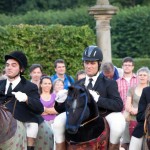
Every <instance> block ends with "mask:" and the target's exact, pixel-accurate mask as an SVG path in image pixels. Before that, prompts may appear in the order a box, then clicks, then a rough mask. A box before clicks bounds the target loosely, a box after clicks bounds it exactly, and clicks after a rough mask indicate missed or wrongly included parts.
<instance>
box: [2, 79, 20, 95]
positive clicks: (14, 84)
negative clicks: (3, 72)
mask: <svg viewBox="0 0 150 150" xmlns="http://www.w3.org/2000/svg"><path fill="white" fill-rule="evenodd" d="M20 81H21V78H20V76H19V77H18V78H16V79H15V80H14V81H12V82H11V83H12V90H13V89H14V88H15V87H16V86H17V85H18V83H19V82H20ZM9 84H10V81H9V80H8V79H7V81H6V90H5V94H6V93H7V90H8V87H9Z"/></svg>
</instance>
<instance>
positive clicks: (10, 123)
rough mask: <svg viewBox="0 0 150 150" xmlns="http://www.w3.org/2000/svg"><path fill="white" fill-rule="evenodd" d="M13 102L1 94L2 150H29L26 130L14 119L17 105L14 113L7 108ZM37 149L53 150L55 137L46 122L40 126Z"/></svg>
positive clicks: (0, 149) (36, 143)
mask: <svg viewBox="0 0 150 150" xmlns="http://www.w3.org/2000/svg"><path fill="white" fill-rule="evenodd" d="M4 100H5V101H4ZM11 100H12V97H7V96H5V95H3V94H1V93H0V150H27V137H26V128H25V126H24V124H23V123H22V122H20V121H18V120H16V119H15V118H14V117H13V113H14V111H15V105H14V109H13V112H12V113H11V112H10V111H9V110H8V109H7V108H6V107H5V105H6V103H9V101H11ZM15 104H16V103H15ZM37 149H38V150H39V149H43V150H50V149H53V135H52V132H51V130H50V128H49V125H48V124H47V123H45V122H43V123H41V124H40V125H39V131H38V135H37V138H36V142H35V150H37Z"/></svg>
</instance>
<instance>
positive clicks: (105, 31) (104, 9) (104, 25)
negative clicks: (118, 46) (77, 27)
mask: <svg viewBox="0 0 150 150" xmlns="http://www.w3.org/2000/svg"><path fill="white" fill-rule="evenodd" d="M116 11H117V8H116V7H114V6H112V5H110V4H109V1H108V0H97V4H96V5H95V6H93V7H91V8H90V9H89V14H91V15H93V16H94V18H95V20H96V36H97V46H98V47H100V48H101V49H102V52H103V57H104V59H103V62H106V61H107V62H108V61H109V62H111V61H112V54H111V33H110V28H111V27H110V20H111V18H112V16H113V15H114V14H116Z"/></svg>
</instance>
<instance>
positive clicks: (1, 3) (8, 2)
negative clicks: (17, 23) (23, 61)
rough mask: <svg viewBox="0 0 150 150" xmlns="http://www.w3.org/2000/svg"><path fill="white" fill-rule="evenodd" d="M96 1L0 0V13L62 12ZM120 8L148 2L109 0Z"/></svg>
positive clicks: (146, 0) (145, 0)
mask: <svg viewBox="0 0 150 150" xmlns="http://www.w3.org/2000/svg"><path fill="white" fill-rule="evenodd" d="M96 1H97V0H0V13H5V14H22V13H26V12H28V11H32V10H38V11H47V10H49V9H52V10H64V9H67V8H77V7H81V6H93V5H95V4H96ZM109 1H110V4H112V5H116V6H119V7H120V8H125V7H133V6H136V5H144V4H145V5H147V4H149V3H150V1H149V0H109Z"/></svg>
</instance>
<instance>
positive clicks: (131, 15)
mask: <svg viewBox="0 0 150 150" xmlns="http://www.w3.org/2000/svg"><path fill="white" fill-rule="evenodd" d="M111 25H112V53H113V57H115V58H117V57H118V58H119V57H120V58H122V57H125V56H132V57H139V58H140V57H144V58H148V57H150V44H149V43H150V7H146V6H145V7H140V6H137V7H134V8H131V9H125V10H123V11H120V12H118V14H117V15H116V16H114V17H113V19H112V22H111Z"/></svg>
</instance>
